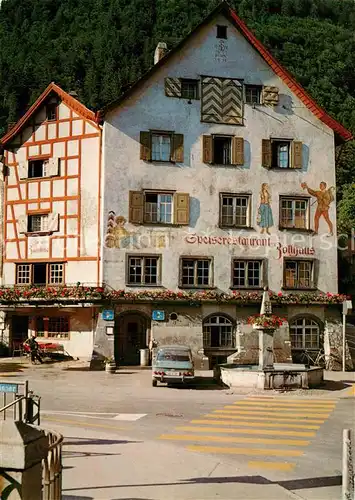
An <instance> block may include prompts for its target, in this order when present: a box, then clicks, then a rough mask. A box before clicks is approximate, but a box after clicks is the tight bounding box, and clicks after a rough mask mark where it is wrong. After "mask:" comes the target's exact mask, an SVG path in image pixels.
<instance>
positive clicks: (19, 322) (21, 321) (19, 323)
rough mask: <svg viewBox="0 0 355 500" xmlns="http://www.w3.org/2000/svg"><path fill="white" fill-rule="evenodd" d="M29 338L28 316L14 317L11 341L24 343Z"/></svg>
mask: <svg viewBox="0 0 355 500" xmlns="http://www.w3.org/2000/svg"><path fill="white" fill-rule="evenodd" d="M27 337H28V316H12V319H11V341H12V343H22V342H24V341H25V340H26V339H27Z"/></svg>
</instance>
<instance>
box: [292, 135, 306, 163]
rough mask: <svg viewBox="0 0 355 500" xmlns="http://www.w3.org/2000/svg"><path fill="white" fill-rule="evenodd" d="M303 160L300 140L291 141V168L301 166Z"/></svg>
mask: <svg viewBox="0 0 355 500" xmlns="http://www.w3.org/2000/svg"><path fill="white" fill-rule="evenodd" d="M302 164H303V160H302V142H301V141H294V142H293V143H292V162H291V167H292V168H302V166H303V165H302Z"/></svg>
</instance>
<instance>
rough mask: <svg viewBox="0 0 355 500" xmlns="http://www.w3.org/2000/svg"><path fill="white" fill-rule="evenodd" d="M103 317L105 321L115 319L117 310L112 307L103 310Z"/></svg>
mask: <svg viewBox="0 0 355 500" xmlns="http://www.w3.org/2000/svg"><path fill="white" fill-rule="evenodd" d="M102 319H103V320H105V321H113V320H114V319H115V311H114V310H112V309H104V310H103V311H102Z"/></svg>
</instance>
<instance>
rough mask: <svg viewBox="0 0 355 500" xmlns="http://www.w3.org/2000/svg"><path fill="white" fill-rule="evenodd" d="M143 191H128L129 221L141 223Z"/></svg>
mask: <svg viewBox="0 0 355 500" xmlns="http://www.w3.org/2000/svg"><path fill="white" fill-rule="evenodd" d="M143 214H144V193H143V191H130V192H129V222H132V224H143Z"/></svg>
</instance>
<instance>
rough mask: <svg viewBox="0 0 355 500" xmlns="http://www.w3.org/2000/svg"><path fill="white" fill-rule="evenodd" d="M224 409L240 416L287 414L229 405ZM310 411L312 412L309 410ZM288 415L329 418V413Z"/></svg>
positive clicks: (284, 415)
mask: <svg viewBox="0 0 355 500" xmlns="http://www.w3.org/2000/svg"><path fill="white" fill-rule="evenodd" d="M224 408H225V409H228V410H233V412H235V413H240V414H244V415H268V416H273V415H275V416H277V415H280V416H282V417H287V413H285V412H282V411H279V410H275V411H271V410H269V409H268V410H267V411H264V410H263V409H260V410H259V409H258V410H256V409H252V408H250V410H248V409H246V408H245V409H244V408H241V409H240V410H239V409H237V408H236V407H235V406H231V405H227V406H224ZM310 411H312V410H310ZM290 415H292V416H294V417H318V418H328V417H329V413H314V412H312V413H308V412H302V413H291V414H290Z"/></svg>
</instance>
